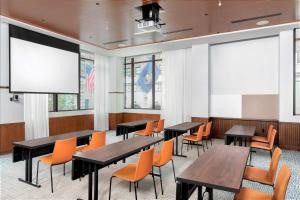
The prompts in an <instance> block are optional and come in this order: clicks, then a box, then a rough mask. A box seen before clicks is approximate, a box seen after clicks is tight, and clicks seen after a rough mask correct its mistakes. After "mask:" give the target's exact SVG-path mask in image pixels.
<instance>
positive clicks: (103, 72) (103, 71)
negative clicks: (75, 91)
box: [94, 54, 110, 130]
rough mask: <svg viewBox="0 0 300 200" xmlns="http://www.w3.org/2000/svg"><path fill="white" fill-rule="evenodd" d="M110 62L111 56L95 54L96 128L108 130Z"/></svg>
mask: <svg viewBox="0 0 300 200" xmlns="http://www.w3.org/2000/svg"><path fill="white" fill-rule="evenodd" d="M109 63H110V58H109V57H108V56H102V55H99V54H96V55H95V101H94V129H95V130H108V108H109V105H108V103H109V101H108V100H109V99H108V88H109Z"/></svg>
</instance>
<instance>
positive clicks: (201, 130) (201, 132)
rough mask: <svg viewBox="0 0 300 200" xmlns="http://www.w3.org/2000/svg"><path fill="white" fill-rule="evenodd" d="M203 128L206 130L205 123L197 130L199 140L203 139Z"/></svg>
mask: <svg viewBox="0 0 300 200" xmlns="http://www.w3.org/2000/svg"><path fill="white" fill-rule="evenodd" d="M203 130H204V125H201V126H200V127H199V129H198V132H197V141H198V142H199V141H201V140H202V135H203Z"/></svg>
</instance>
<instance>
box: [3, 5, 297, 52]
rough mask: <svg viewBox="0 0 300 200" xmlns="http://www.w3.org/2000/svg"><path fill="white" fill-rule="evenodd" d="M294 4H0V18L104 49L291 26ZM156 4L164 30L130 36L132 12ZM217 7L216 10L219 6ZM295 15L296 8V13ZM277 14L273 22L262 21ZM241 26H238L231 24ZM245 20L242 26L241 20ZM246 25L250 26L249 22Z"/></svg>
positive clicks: (135, 13)
mask: <svg viewBox="0 0 300 200" xmlns="http://www.w3.org/2000/svg"><path fill="white" fill-rule="evenodd" d="M296 1H297V0H22V1H21V0H0V6H1V10H0V11H1V15H3V16H6V17H9V18H13V19H16V20H19V21H23V22H26V23H29V24H32V25H35V26H39V27H42V28H45V29H48V30H51V31H54V32H57V33H61V34H64V35H67V36H70V37H73V38H76V39H79V40H82V41H84V42H88V43H92V44H94V45H97V46H100V47H103V48H106V49H115V48H119V47H120V44H121V45H123V46H124V45H125V46H134V45H142V44H147V43H153V42H161V41H169V40H175V39H183V38H190V37H196V36H203V35H209V34H215V33H223V32H228V31H235V30H243V29H249V28H256V27H258V26H257V25H256V22H258V21H260V20H269V21H270V23H269V24H267V26H270V25H276V24H282V23H288V22H295V21H298V20H300V19H296V17H295V16H297V15H296V14H295V9H297V8H295V6H296ZM149 2H150V3H151V2H158V3H159V4H160V6H161V7H162V8H163V9H164V11H163V12H162V13H161V14H160V17H161V19H162V20H163V22H165V23H166V26H163V28H162V30H161V32H162V33H166V34H160V33H151V34H143V35H136V34H135V32H136V26H137V23H136V22H135V19H138V18H141V13H140V11H138V10H137V9H136V7H138V6H141V5H142V4H147V3H149ZM220 3H221V5H220ZM298 9H299V10H300V8H298ZM276 13H277V14H278V13H280V15H277V16H269V17H262V18H261V19H254V18H255V17H260V16H268V15H274V14H276ZM243 19H244V20H245V19H246V20H245V21H241V22H238V23H232V21H237V20H238V21H239V20H243ZM247 19H248V20H247ZM249 19H252V20H249Z"/></svg>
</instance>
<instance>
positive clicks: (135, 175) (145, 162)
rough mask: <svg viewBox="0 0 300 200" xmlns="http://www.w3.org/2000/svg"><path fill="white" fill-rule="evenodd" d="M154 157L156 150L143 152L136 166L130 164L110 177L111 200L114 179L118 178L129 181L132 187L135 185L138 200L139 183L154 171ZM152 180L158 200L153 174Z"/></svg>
mask: <svg viewBox="0 0 300 200" xmlns="http://www.w3.org/2000/svg"><path fill="white" fill-rule="evenodd" d="M153 156H154V148H151V149H149V150H146V151H142V152H141V153H140V155H139V159H138V162H137V163H136V164H129V165H127V166H126V167H123V168H122V169H119V170H117V171H115V172H114V173H113V174H112V176H111V177H110V184H109V200H110V196H111V184H112V179H113V178H114V177H118V178H120V179H123V180H125V181H129V185H130V186H131V183H133V184H134V192H135V199H136V200H137V192H136V188H137V184H138V182H139V181H141V180H143V179H144V178H145V177H146V176H147V175H148V174H150V172H151V171H153V170H152V169H153V167H152V163H153ZM152 179H153V184H154V191H155V198H156V199H157V193H156V186H155V180H154V175H153V173H152Z"/></svg>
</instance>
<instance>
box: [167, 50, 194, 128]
mask: <svg viewBox="0 0 300 200" xmlns="http://www.w3.org/2000/svg"><path fill="white" fill-rule="evenodd" d="M191 53H192V51H191V49H180V50H175V51H166V52H163V57H162V58H163V67H164V76H163V89H162V93H163V98H162V118H164V119H165V124H166V126H172V125H175V124H179V123H182V122H185V121H191V96H192V92H191Z"/></svg>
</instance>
